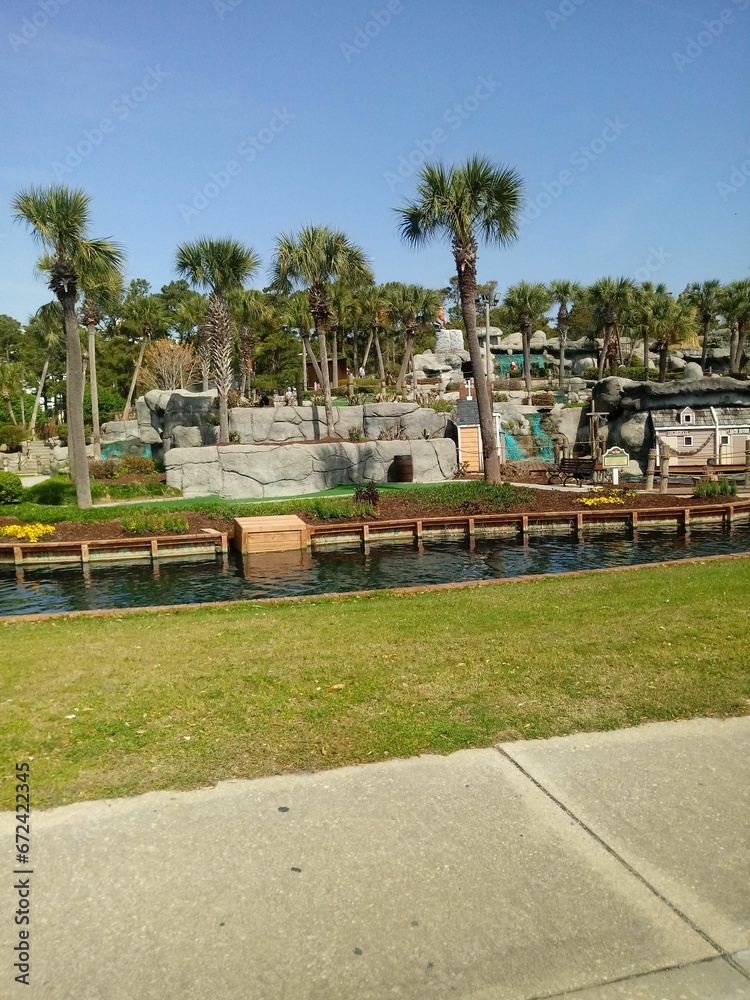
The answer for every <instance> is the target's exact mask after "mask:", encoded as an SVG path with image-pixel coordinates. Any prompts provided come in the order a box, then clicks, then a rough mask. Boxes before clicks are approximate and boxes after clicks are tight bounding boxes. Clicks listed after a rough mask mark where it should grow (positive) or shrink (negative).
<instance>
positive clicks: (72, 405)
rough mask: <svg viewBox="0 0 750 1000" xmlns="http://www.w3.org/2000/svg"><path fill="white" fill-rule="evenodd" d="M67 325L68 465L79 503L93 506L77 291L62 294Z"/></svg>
mask: <svg viewBox="0 0 750 1000" xmlns="http://www.w3.org/2000/svg"><path fill="white" fill-rule="evenodd" d="M59 298H60V305H61V306H62V310H63V324H64V326H65V347H66V350H67V355H68V365H67V369H68V374H67V386H66V397H67V405H66V410H67V412H66V418H67V425H68V467H69V469H70V474H71V478H72V479H73V481H74V482H75V484H76V499H77V501H78V506H79V507H90V506H91V483H90V482H89V463H88V458H87V457H86V430H85V427H84V423H83V382H84V380H83V358H82V356H81V337H80V334H79V332H78V316H77V315H76V299H75V292H73V293H72V294H71V293H70V292H68V293H63V294H61V295H60V296H59Z"/></svg>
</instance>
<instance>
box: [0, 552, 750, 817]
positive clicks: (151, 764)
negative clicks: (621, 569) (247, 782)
mask: <svg viewBox="0 0 750 1000" xmlns="http://www.w3.org/2000/svg"><path fill="white" fill-rule="evenodd" d="M749 587H750V558H740V559H731V560H722V561H717V562H711V563H703V564H700V563H696V564H686V565H683V566H675V567H665V568H658V567H652V568H644V569H640V570H637V571H630V572H626V573H612V574H607V575H604V574H596V575H589V576H582V577H572V578H557V579H555V578H554V577H551V578H547V579H544V580H542V581H538V582H526V583H515V584H502V585H497V586H488V587H478V588H472V589H465V590H449V591H442V592H436V591H433V592H426V593H419V594H414V595H409V596H397V595H393V594H388V593H382V594H379V595H377V596H374V597H371V598H354V597H352V598H347V599H339V600H331V599H313V600H309V601H304V602H299V603H287V604H279V605H261V604H243V605H233V606H231V607H228V608H221V609H208V608H205V609H185V610H184V611H174V612H171V613H159V614H155V613H154V614H149V613H143V614H134V615H132V616H130V615H129V616H125V617H122V618H117V617H116V616H113V617H106V618H88V619H87V618H77V619H60V620H57V621H53V622H49V621H48V622H41V623H38V624H32V623H22V622H17V623H4V624H2V625H0V643H1V644H2V650H3V655H2V657H1V658H0V662H1V664H2V665H1V666H0V702H2V706H3V712H2V722H1V723H0V774H2V775H4V776H5V777H6V779H8V780H6V781H5V782H3V788H4V789H5V791H4V792H3V796H4V798H3V799H2V800H1V801H0V809H7V808H9V806H10V789H11V788H12V783H11V781H10V778H9V776H10V775H11V769H12V765H13V763H14V762H15V761H16V760H25V759H30V758H33V761H32V769H33V774H34V801H35V803H36V805H38V806H55V805H60V804H63V803H67V802H73V801H76V800H80V799H93V798H101V797H110V796H121V795H135V794H138V793H141V792H146V791H149V790H152V789H164V788H171V789H188V788H195V787H198V786H203V785H211V784H214V783H215V782H217V781H220V780H222V779H225V778H252V777H257V776H260V775H269V774H277V773H281V772H284V771H288V770H297V769H307V768H328V767H338V766H341V765H344V764H354V763H360V762H363V761H375V760H384V759H387V758H390V757H406V756H410V755H412V754H418V753H424V752H430V753H449V752H452V751H455V750H459V749H462V748H466V747H486V746H490V745H491V744H493V743H494V742H496V741H498V740H509V739H521V738H527V739H533V738H539V737H548V736H554V735H562V734H565V733H570V732H574V731H579V730H608V729H614V728H617V727H622V726H632V725H637V724H638V723H641V722H644V721H649V720H666V719H680V718H686V717H695V716H701V715H715V716H723V715H735V714H742V713H745V712H747V711H748V709H749V707H750V671H748V665H747V664H748V657H747V646H748V640H749V639H750V629H748V615H749V614H750V612H749V611H748V610H747V600H746V596H747V593H748V588H749ZM68 716H74V718H67V717H68Z"/></svg>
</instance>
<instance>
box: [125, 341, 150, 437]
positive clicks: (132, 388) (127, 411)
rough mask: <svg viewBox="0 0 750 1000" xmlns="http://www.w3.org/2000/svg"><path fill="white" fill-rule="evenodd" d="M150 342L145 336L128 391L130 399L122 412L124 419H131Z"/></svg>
mask: <svg viewBox="0 0 750 1000" xmlns="http://www.w3.org/2000/svg"><path fill="white" fill-rule="evenodd" d="M147 340H148V336H147V334H145V333H144V334H143V337H142V338H141V349H140V351H139V352H138V360H137V361H136V363H135V370H134V371H133V378H132V379H131V382H130V389H129V390H128V398H127V400H126V401H125V409H124V410H123V411H122V419H123V420H129V419H130V408H131V406H132V405H133V395H134V394H135V387H136V383H137V382H138V376H139V375H140V374H141V365H142V364H143V355H144V354H145V353H146V341H147Z"/></svg>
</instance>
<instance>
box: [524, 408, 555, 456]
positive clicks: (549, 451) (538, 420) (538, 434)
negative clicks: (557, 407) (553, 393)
mask: <svg viewBox="0 0 750 1000" xmlns="http://www.w3.org/2000/svg"><path fill="white" fill-rule="evenodd" d="M526 419H527V420H528V422H529V425H530V426H531V433H532V434H533V435H534V444H535V446H536V452H537V455H536V457H537V458H538V459H539V461H541V462H553V461H554V459H555V451H554V447H553V445H552V438H551V437H550V436H549V434H548V433H547V432H546V431H545V430H542V415H541V413H529V414H528V415H527V417H526Z"/></svg>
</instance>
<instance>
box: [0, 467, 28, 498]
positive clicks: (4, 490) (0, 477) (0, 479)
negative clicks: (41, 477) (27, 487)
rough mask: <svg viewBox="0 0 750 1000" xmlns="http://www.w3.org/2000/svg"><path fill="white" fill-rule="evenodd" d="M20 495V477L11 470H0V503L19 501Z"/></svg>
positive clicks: (21, 487) (21, 491) (21, 486)
mask: <svg viewBox="0 0 750 1000" xmlns="http://www.w3.org/2000/svg"><path fill="white" fill-rule="evenodd" d="M22 496H23V483H22V482H21V477H20V476H16V475H15V474H14V473H12V472H0V504H4V503H20V502H21V497H22Z"/></svg>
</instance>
